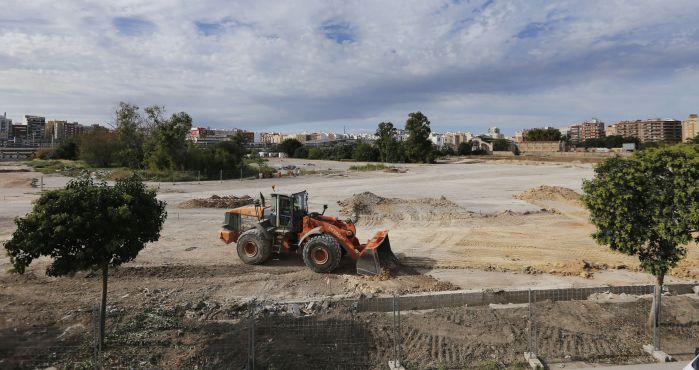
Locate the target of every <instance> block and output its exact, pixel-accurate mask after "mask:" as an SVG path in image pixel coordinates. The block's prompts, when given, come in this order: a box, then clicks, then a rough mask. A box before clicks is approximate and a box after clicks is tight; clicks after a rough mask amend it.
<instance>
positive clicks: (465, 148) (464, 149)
mask: <svg viewBox="0 0 699 370" xmlns="http://www.w3.org/2000/svg"><path fill="white" fill-rule="evenodd" d="M472 147H473V144H471V140H469V141H464V142H462V143H460V144H459V147H458V149H457V153H459V155H470V154H471V148H472Z"/></svg>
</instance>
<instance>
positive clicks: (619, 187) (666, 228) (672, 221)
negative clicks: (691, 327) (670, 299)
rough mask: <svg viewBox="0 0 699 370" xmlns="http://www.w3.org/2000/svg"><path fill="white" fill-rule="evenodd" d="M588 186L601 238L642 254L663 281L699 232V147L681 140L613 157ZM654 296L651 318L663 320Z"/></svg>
mask: <svg viewBox="0 0 699 370" xmlns="http://www.w3.org/2000/svg"><path fill="white" fill-rule="evenodd" d="M583 191H584V195H583V198H582V199H583V202H584V204H585V206H586V207H587V209H588V210H589V211H590V220H591V221H592V224H593V225H594V226H596V228H597V231H596V232H595V233H594V234H593V235H592V237H593V238H594V239H595V241H597V242H598V243H599V244H602V245H608V246H609V247H610V248H611V249H612V250H615V251H619V252H621V253H624V254H627V255H635V256H638V259H639V261H640V264H641V267H642V268H643V269H644V270H645V271H647V272H649V273H651V274H653V275H654V276H655V277H656V285H657V287H659V286H661V285H662V284H663V281H664V278H665V274H666V273H667V272H668V271H669V270H670V269H671V268H673V267H675V266H676V265H677V263H678V262H679V261H680V260H681V259H682V258H684V256H685V254H686V253H687V250H686V248H685V245H687V243H689V242H690V241H691V240H692V239H693V236H692V233H696V232H699V148H697V147H695V146H688V145H677V146H672V147H663V148H659V149H648V150H644V151H641V152H636V153H634V155H633V157H630V158H621V157H613V158H609V159H607V160H605V161H603V162H601V163H600V164H599V165H598V166H597V167H596V168H595V176H594V178H593V179H591V180H586V181H584V182H583ZM694 240H695V241H698V242H699V237H697V236H695V237H694ZM656 291H657V292H658V293H660V289H657V290H656ZM654 302H655V303H654V305H653V310H652V312H651V317H650V318H649V323H651V322H656V323H657V321H654V320H653V315H654V314H655V313H656V312H657V302H658V297H657V296H656V297H655V300H654Z"/></svg>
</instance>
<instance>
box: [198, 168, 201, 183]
mask: <svg viewBox="0 0 699 370" xmlns="http://www.w3.org/2000/svg"><path fill="white" fill-rule="evenodd" d="M197 184H201V170H197Z"/></svg>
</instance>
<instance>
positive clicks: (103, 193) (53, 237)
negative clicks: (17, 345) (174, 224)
mask: <svg viewBox="0 0 699 370" xmlns="http://www.w3.org/2000/svg"><path fill="white" fill-rule="evenodd" d="M166 217H167V213H166V212H165V203H164V202H162V201H159V200H158V199H157V198H156V196H155V191H154V190H148V189H146V188H145V186H144V185H143V183H142V182H141V181H139V180H138V179H137V178H135V177H129V178H126V179H123V180H119V181H117V182H116V184H115V185H114V186H108V185H107V184H106V183H105V182H100V183H95V182H94V181H93V180H92V179H91V178H89V177H87V176H82V177H78V178H76V179H73V180H71V181H70V182H69V183H68V185H67V186H66V187H65V188H64V189H59V190H51V191H47V192H45V193H43V194H42V195H41V197H39V199H37V200H36V201H35V203H34V207H33V209H32V211H31V212H30V213H28V214H27V215H26V216H25V217H22V218H17V219H15V224H16V225H17V229H16V230H15V232H14V233H13V234H12V238H11V239H10V240H9V241H7V242H6V243H5V249H6V250H7V253H8V255H9V256H10V261H11V263H12V266H13V267H14V270H15V271H16V272H18V273H20V274H21V273H24V271H25V269H26V268H27V266H29V265H30V264H31V263H32V261H34V260H35V259H37V258H39V257H42V256H47V257H50V258H51V259H52V261H51V263H50V264H49V266H48V268H47V269H46V274H47V275H49V276H65V275H72V274H74V273H76V272H78V271H85V270H99V269H101V270H102V279H103V281H102V306H101V314H102V318H101V322H100V329H101V330H100V331H101V334H102V335H101V338H104V314H105V308H106V294H107V270H108V268H109V266H119V265H121V264H123V263H126V262H129V261H132V260H133V259H134V258H136V256H137V255H138V253H139V252H140V251H141V250H142V249H143V248H144V247H145V245H146V243H149V242H153V241H156V240H158V238H159V237H160V231H161V229H162V226H163V223H164V222H165V218H166Z"/></svg>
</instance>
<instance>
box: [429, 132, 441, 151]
mask: <svg viewBox="0 0 699 370" xmlns="http://www.w3.org/2000/svg"><path fill="white" fill-rule="evenodd" d="M430 141H431V142H432V144H434V145H436V146H437V148H440V149H441V148H442V147H443V146H444V135H443V134H438V133H436V132H431V133H430Z"/></svg>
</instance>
